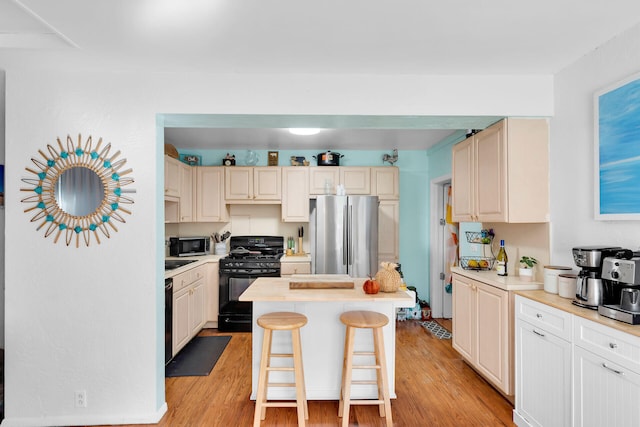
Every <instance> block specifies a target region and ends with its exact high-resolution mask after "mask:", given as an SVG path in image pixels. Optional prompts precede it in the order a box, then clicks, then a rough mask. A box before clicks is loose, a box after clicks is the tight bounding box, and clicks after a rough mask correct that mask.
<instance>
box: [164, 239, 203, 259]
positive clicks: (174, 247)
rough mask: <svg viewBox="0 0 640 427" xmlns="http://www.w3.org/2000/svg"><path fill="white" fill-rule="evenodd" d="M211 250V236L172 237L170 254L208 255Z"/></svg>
mask: <svg viewBox="0 0 640 427" xmlns="http://www.w3.org/2000/svg"><path fill="white" fill-rule="evenodd" d="M210 250H211V238H209V237H204V236H198V237H170V238H169V255H171V256H193V255H207V254H209V253H210Z"/></svg>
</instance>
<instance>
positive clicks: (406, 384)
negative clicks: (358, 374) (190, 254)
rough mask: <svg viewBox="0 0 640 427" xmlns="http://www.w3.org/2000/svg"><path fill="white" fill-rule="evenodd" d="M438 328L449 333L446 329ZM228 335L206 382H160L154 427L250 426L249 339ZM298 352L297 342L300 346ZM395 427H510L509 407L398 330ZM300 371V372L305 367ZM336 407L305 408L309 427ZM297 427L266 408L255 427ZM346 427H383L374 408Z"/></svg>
mask: <svg viewBox="0 0 640 427" xmlns="http://www.w3.org/2000/svg"><path fill="white" fill-rule="evenodd" d="M438 321H439V322H440V323H441V324H442V325H443V326H445V327H446V328H447V329H448V330H451V322H450V321H448V320H441V319H438ZM201 335H233V338H232V339H231V341H230V342H229V344H228V345H227V348H226V349H225V351H224V353H223V354H222V356H221V357H220V359H219V360H218V362H217V364H216V366H215V367H214V369H213V371H212V372H211V374H209V376H207V377H181V378H167V379H166V401H167V405H168V407H169V409H168V411H167V413H166V414H165V415H164V417H163V418H162V420H161V421H160V422H159V423H158V424H154V425H156V426H160V427H178V426H185V427H186V426H189V427H191V426H193V427H199V426H211V427H235V426H251V425H252V422H253V408H254V403H253V401H251V400H249V394H250V392H251V371H250V369H249V367H250V366H251V334H250V333H233V334H225V333H218V332H217V330H216V329H207V330H204V331H202V332H201ZM302 345H304V342H303V343H302ZM396 348H397V350H396V351H397V353H396V394H397V396H398V397H397V399H394V400H392V403H391V407H392V411H393V420H394V425H395V426H399V427H400V426H407V427H426V426H433V427H438V426H442V427H446V426H451V427H461V426H482V427H486V426H513V425H514V424H513V422H512V421H511V420H512V410H513V407H512V406H511V404H510V403H509V402H508V401H507V400H506V399H504V398H503V397H502V396H501V395H500V394H499V393H498V392H497V391H495V390H494V389H493V388H491V386H489V384H488V383H487V382H485V381H484V380H483V379H482V378H481V377H480V376H478V375H477V374H476V373H475V371H473V370H472V369H471V368H470V367H469V366H468V365H467V364H465V363H464V362H463V361H462V360H461V358H460V355H459V354H458V353H457V352H456V351H455V350H453V348H452V347H451V340H439V339H436V338H435V337H434V336H432V335H431V333H430V332H429V331H427V330H426V329H425V328H424V327H422V326H421V325H420V324H419V323H418V321H415V320H408V321H405V322H398V323H397V342H396ZM305 368H306V367H305ZM337 413H338V402H337V401H310V402H309V420H308V423H307V425H308V426H338V425H339V421H340V418H338V416H337ZM295 425H297V420H296V412H295V408H268V409H267V416H266V419H265V421H263V422H262V426H295ZM350 425H351V426H367V427H370V426H371V427H374V426H384V425H385V424H384V418H380V417H379V416H378V408H377V406H357V407H352V409H351V412H350Z"/></svg>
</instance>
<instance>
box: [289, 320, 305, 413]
mask: <svg viewBox="0 0 640 427" xmlns="http://www.w3.org/2000/svg"><path fill="white" fill-rule="evenodd" d="M291 338H292V342H293V368H294V375H295V377H296V407H297V411H298V425H299V426H304V425H305V420H308V419H309V407H308V405H307V392H306V387H305V384H304V369H303V367H302V351H301V349H302V345H301V343H300V329H294V330H293V331H291Z"/></svg>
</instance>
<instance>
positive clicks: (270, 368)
mask: <svg viewBox="0 0 640 427" xmlns="http://www.w3.org/2000/svg"><path fill="white" fill-rule="evenodd" d="M267 371H284V372H292V371H293V368H290V367H286V366H267Z"/></svg>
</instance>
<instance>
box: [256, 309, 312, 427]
mask: <svg viewBox="0 0 640 427" xmlns="http://www.w3.org/2000/svg"><path fill="white" fill-rule="evenodd" d="M306 324H307V317H306V316H305V315H303V314H299V313H289V312H277V313H267V314H264V315H262V316H260V317H259V318H258V325H259V326H261V327H262V328H264V338H263V340H262V356H261V358H260V372H259V374H258V390H257V394H256V409H255V413H254V416H253V425H254V427H258V426H260V421H261V420H264V418H265V415H266V411H267V407H287V408H297V410H298V425H299V426H304V425H305V420H307V419H309V408H308V406H307V393H306V391H305V385H304V371H303V369H302V346H301V345H300V328H301V327H303V326H304V325H306ZM273 331H291V341H292V347H293V348H292V352H291V353H290V354H289V353H285V354H283V353H272V352H271V340H272V337H273V336H272V334H273ZM272 357H288V358H292V359H293V367H277V366H271V358H272ZM271 371H281V372H282V371H290V372H293V374H294V376H295V382H294V383H270V382H269V372H271ZM269 387H295V389H296V401H295V402H283V401H277V402H267V390H268V388H269Z"/></svg>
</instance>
